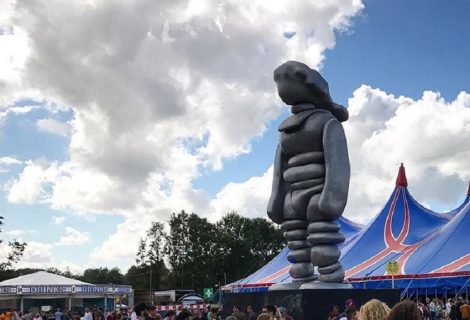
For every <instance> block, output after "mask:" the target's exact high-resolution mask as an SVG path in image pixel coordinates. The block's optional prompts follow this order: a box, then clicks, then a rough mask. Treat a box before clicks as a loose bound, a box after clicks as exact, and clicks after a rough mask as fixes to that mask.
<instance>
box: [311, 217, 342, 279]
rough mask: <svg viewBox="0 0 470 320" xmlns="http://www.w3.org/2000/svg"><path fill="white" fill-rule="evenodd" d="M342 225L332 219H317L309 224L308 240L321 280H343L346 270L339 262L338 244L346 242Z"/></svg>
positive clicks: (313, 262)
mask: <svg viewBox="0 0 470 320" xmlns="http://www.w3.org/2000/svg"><path fill="white" fill-rule="evenodd" d="M339 229H340V226H339V224H337V223H336V222H331V221H315V222H310V224H309V225H308V233H309V235H308V241H309V242H310V243H311V245H312V249H311V259H312V264H314V265H315V266H317V267H318V273H320V277H319V280H320V281H324V282H338V283H339V282H343V280H344V270H343V267H342V266H341V263H339V257H340V255H341V251H340V250H339V248H338V244H339V243H341V242H344V235H343V234H342V233H341V232H339Z"/></svg>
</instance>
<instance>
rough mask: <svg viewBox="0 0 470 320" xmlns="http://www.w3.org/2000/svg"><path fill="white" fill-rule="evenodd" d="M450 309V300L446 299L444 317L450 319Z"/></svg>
mask: <svg viewBox="0 0 470 320" xmlns="http://www.w3.org/2000/svg"><path fill="white" fill-rule="evenodd" d="M451 309H452V298H449V299H447V303H446V317H447V318H450V311H451Z"/></svg>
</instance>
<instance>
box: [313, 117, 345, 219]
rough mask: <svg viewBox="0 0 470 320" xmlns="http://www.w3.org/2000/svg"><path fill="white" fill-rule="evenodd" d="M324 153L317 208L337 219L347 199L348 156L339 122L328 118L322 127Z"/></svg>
mask: <svg viewBox="0 0 470 320" xmlns="http://www.w3.org/2000/svg"><path fill="white" fill-rule="evenodd" d="M323 151H324V155H325V172H326V173H325V185H324V188H323V191H322V193H321V196H320V199H319V202H318V209H319V210H320V211H321V212H322V213H323V214H324V215H325V216H327V217H329V218H331V219H332V220H333V219H337V218H339V217H340V216H341V214H342V213H343V210H344V207H345V206H346V202H347V200H348V189H349V177H350V167H349V157H348V146H347V143H346V136H345V134H344V129H343V127H342V126H341V123H340V122H339V121H338V120H336V119H333V120H330V121H328V123H327V124H326V125H325V127H324V129H323Z"/></svg>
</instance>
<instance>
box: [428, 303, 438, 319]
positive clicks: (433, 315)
mask: <svg viewBox="0 0 470 320" xmlns="http://www.w3.org/2000/svg"><path fill="white" fill-rule="evenodd" d="M428 309H429V317H430V318H431V320H434V319H436V299H431V300H430V301H429V303H428Z"/></svg>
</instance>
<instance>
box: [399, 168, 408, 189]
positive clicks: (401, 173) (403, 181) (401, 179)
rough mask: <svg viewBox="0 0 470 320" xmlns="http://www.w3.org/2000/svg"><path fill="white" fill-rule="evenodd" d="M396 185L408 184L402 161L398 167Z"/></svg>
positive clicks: (403, 185) (405, 185) (404, 185)
mask: <svg viewBox="0 0 470 320" xmlns="http://www.w3.org/2000/svg"><path fill="white" fill-rule="evenodd" d="M396 186H397V187H407V186H408V181H407V180H406V173H405V167H404V166H403V163H402V164H401V165H400V168H399V169H398V175H397V182H396Z"/></svg>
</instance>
